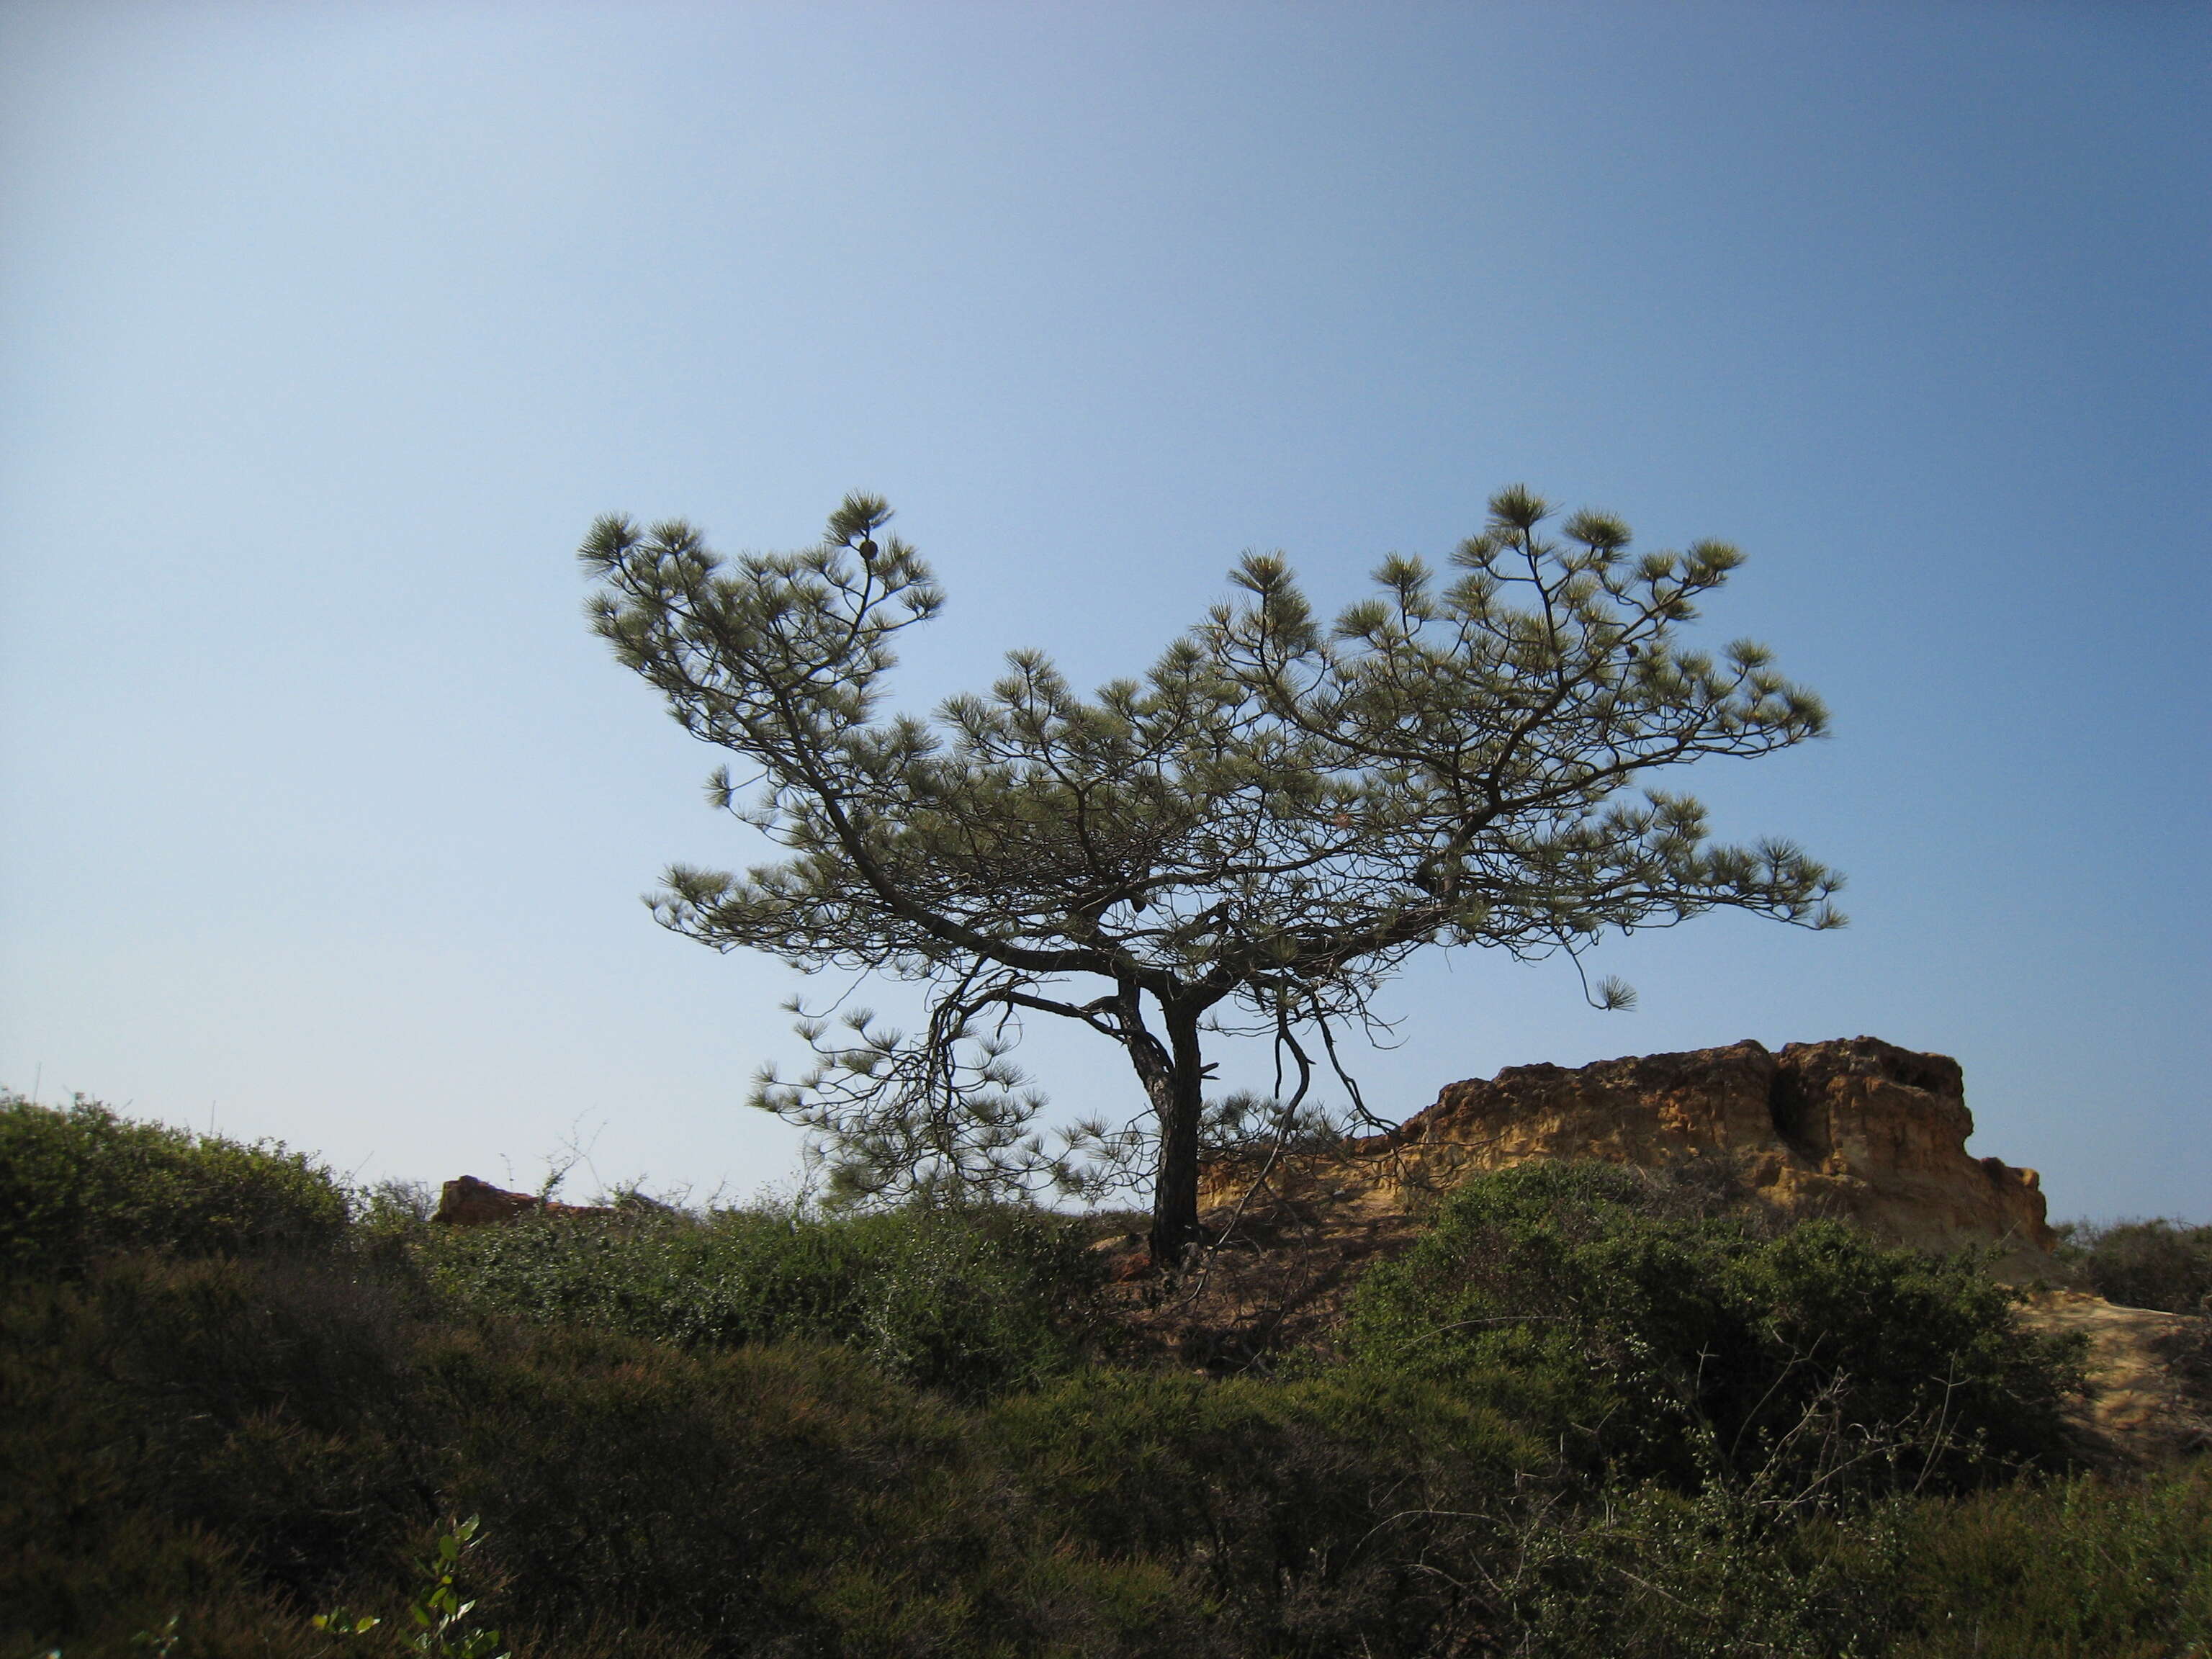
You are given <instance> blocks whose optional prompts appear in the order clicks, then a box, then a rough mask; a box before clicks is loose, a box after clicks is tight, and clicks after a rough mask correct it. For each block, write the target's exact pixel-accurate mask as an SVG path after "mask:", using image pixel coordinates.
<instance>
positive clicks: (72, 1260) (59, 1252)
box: [0, 1091, 346, 1273]
mask: <svg viewBox="0 0 2212 1659" xmlns="http://www.w3.org/2000/svg"><path fill="white" fill-rule="evenodd" d="M345 1225H346V1199H345V1194H344V1193H343V1191H342V1190H341V1188H339V1186H338V1184H337V1182H336V1181H335V1180H334V1179H332V1177H331V1174H330V1172H329V1171H328V1170H324V1169H322V1168H321V1167H320V1166H319V1165H317V1164H314V1163H313V1162H312V1161H311V1160H309V1159H308V1158H307V1157H306V1156H304V1155H303V1154H301V1153H298V1152H287V1151H286V1150H285V1149H284V1148H283V1146H268V1145H257V1146H242V1145H240V1143H239V1142H237V1141H234V1140H228V1139H224V1138H223V1137H222V1136H220V1135H196V1134H194V1133H191V1131H189V1130H185V1129H173V1128H168V1127H164V1126H162V1125H161V1124H155V1123H132V1122H129V1121H125V1119H123V1118H120V1117H118V1116H117V1115H115V1113H113V1112H112V1111H110V1110H109V1109H107V1108H106V1107H105V1106H103V1105H101V1104H100V1103H98V1102H96V1101H90V1100H87V1099H85V1098H84V1097H82V1096H79V1097H76V1101H75V1103H73V1104H71V1105H70V1106H68V1107H64V1108H59V1109H57V1108H52V1107H46V1106H40V1105H35V1104H33V1103H32V1102H30V1101H28V1100H26V1099H25V1098H23V1097H22V1096H21V1095H18V1094H15V1093H12V1092H8V1091H0V1270H12V1271H18V1272H29V1273H81V1272H82V1271H83V1269H84V1267H85V1264H86V1263H87V1262H88V1261H90V1260H92V1259H93V1258H94V1256H96V1255H100V1254H103V1253H106V1252H109V1251H117V1250H134V1249H159V1250H163V1251H167V1252H169V1253H171V1254H173V1255H187V1256H206V1255H236V1254H240V1253H250V1252H258V1251H269V1250H282V1249H315V1248H319V1247H322V1246H326V1245H328V1244H331V1243H334V1242H336V1241H337V1238H338V1237H341V1236H342V1234H343V1231H344V1229H345Z"/></svg>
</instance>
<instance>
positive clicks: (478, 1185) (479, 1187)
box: [430, 1176, 614, 1227]
mask: <svg viewBox="0 0 2212 1659" xmlns="http://www.w3.org/2000/svg"><path fill="white" fill-rule="evenodd" d="M613 1213H614V1212H613V1211H612V1210H605V1209H600V1208H599V1207H598V1206H594V1205H590V1204H562V1203H560V1202H557V1201H556V1200H553V1199H550V1198H540V1197H538V1194H535V1193H510V1192H508V1191H507V1190H506V1188H501V1187H495V1186H493V1185H492V1184H491V1182H489V1181H478V1180H477V1178H476V1177H475V1176H461V1177H460V1179H459V1180H458V1181H449V1182H447V1183H446V1184H445V1186H444V1187H443V1188H441V1189H440V1192H439V1194H438V1212H437V1213H436V1214H435V1215H434V1216H432V1217H431V1218H430V1219H431V1220H433V1221H439V1222H443V1223H444V1224H445V1225H447V1226H448V1227H489V1226H495V1225H498V1224H500V1223H501V1222H507V1221H513V1220H515V1219H517V1218H520V1217H522V1216H526V1215H572V1216H574V1215H612V1214H613Z"/></svg>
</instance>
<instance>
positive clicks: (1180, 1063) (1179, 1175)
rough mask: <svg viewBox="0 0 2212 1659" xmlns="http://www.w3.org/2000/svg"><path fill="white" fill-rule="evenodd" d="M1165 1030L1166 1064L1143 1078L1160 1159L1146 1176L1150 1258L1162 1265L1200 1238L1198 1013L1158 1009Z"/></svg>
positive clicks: (1171, 1264) (1201, 1099)
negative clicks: (1154, 1076) (1149, 1177)
mask: <svg viewBox="0 0 2212 1659" xmlns="http://www.w3.org/2000/svg"><path fill="white" fill-rule="evenodd" d="M1163 1012H1164V1014H1165V1016H1166V1023H1167V1028H1168V1045H1169V1046H1168V1065H1167V1066H1166V1067H1165V1068H1164V1074H1163V1075H1162V1076H1160V1078H1159V1079H1158V1083H1157V1085H1151V1084H1150V1082H1149V1080H1148V1088H1149V1092H1150V1093H1151V1094H1152V1110H1153V1112H1154V1114H1155V1115H1157V1116H1158V1119H1159V1125H1160V1161H1159V1167H1158V1170H1156V1171H1155V1172H1154V1176H1153V1180H1152V1260H1153V1261H1157V1262H1158V1263H1159V1264H1160V1265H1161V1266H1162V1267H1174V1266H1176V1265H1178V1264H1180V1263H1181V1262H1182V1260H1183V1258H1184V1257H1185V1256H1187V1255H1189V1254H1190V1252H1191V1250H1192V1249H1193V1248H1194V1246H1196V1245H1197V1243H1199V1241H1200V1237H1201V1234H1200V1229H1199V1225H1198V1120H1199V1115H1200V1112H1201V1111H1202V1110H1203V1109H1204V1106H1205V1093H1204V1091H1205V1087H1206V1079H1205V1076H1204V1065H1203V1062H1202V1061H1201V1060H1200V1056H1199V1046H1198V1015H1197V1013H1196V1012H1186V1011H1184V1010H1181V1009H1176V1008H1174V1007H1170V1008H1167V1009H1164V1010H1163Z"/></svg>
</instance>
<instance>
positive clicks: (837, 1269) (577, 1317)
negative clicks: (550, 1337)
mask: <svg viewBox="0 0 2212 1659" xmlns="http://www.w3.org/2000/svg"><path fill="white" fill-rule="evenodd" d="M422 1259H423V1261H425V1263H426V1264H427V1267H428V1272H429V1274H430V1278H431V1280H432V1282H433V1283H434V1284H435V1285H437V1286H438V1287H439V1288H440V1289H441V1290H442V1291H446V1292H447V1294H449V1295H451V1296H452V1297H454V1298H456V1299H457V1301H459V1303H461V1304H465V1305H467V1306H471V1307H475V1308H478V1309H482V1310H495V1311H498V1312H502V1313H507V1314H513V1315H515V1316H520V1317H524V1318H528V1319H532V1320H540V1321H570V1322H579V1323H583V1324H588V1325H593V1326H598V1327H601V1328H608V1329H613V1330H618V1331H623V1332H627V1333H629V1334H633V1335H637V1336H644V1337H652V1338H658V1339H659V1340H665V1341H669V1342H674V1343H678V1344H680V1345H682V1346H687V1347H702V1346H704V1347H722V1348H732V1347H737V1346H741V1345H743V1344H745V1343H750V1342H769V1341H776V1340H784V1339H787V1338H792V1337H811V1338H815V1339H818V1340H825V1341H833V1342H840V1343H843V1344H846V1345H848V1346H852V1347H854V1348H857V1349H859V1350H860V1352H864V1353H866V1355H867V1356H868V1357H869V1358H872V1360H874V1361H875V1362H876V1363H878V1364H880V1365H882V1366H884V1368H885V1369H886V1370H890V1372H891V1373H892V1374H894V1375H896V1376H901V1377H903V1378H905V1379H907V1380H908V1381H910V1382H914V1383H921V1384H923V1385H925V1386H928V1387H933V1388H943V1389H951V1390H952V1391H954V1392H955V1393H957V1394H961V1395H966V1396H970V1397H972V1396H976V1395H982V1394H987V1393H989V1392H992V1391H994V1390H998V1389H1006V1388H1012V1387H1018V1386H1023V1385H1025V1384H1028V1383H1034V1382H1036V1381H1037V1380H1039V1379H1041V1378H1043V1377H1045V1376H1050V1375H1053V1374H1054V1373H1056V1372H1058V1371H1060V1370H1065V1369H1066V1366H1067V1365H1068V1364H1070V1363H1072V1362H1073V1359H1074V1358H1075V1357H1076V1355H1077V1353H1078V1352H1079V1345H1080V1337H1081V1334H1082V1328H1083V1322H1084V1316H1085V1313H1086V1311H1087V1310H1088V1309H1089V1308H1090V1306H1091V1293H1092V1292H1093V1291H1095V1290H1096V1288H1097V1283H1098V1268H1097V1258H1096V1257H1095V1256H1094V1255H1091V1253H1090V1252H1089V1251H1087V1250H1085V1249H1084V1248H1083V1234H1082V1231H1081V1230H1080V1228H1079V1226H1077V1225H1074V1224H1073V1223H1071V1222H1069V1221H1067V1220H1066V1219H1065V1218H1060V1217H1056V1216H1053V1215H1050V1214H1048V1213H1045V1212H1040V1211H1034V1210H1020V1209H1012V1208H1007V1209H981V1210H933V1209H909V1210H901V1211H896V1212H890V1213H884V1214H877V1215H866V1216H855V1217H845V1218H835V1219H828V1220H819V1219H811V1218H795V1217H793V1216H791V1215H789V1214H787V1213H781V1212H760V1211H743V1210H724V1211H718V1212H713V1213H711V1214H709V1215H707V1216H704V1217H701V1216H696V1215H689V1214H684V1213H682V1212H652V1211H643V1212H636V1213H626V1214H618V1215H615V1216H610V1217H604V1218H589V1217H586V1218H576V1217H562V1218H549V1219H546V1220H543V1221H525V1222H522V1223H520V1224H519V1225H510V1226H504V1227H481V1228H471V1229H465V1230H454V1231H450V1232H444V1231H441V1232H439V1233H434V1234H431V1235H428V1236H426V1237H425V1238H424V1240H423V1243H422Z"/></svg>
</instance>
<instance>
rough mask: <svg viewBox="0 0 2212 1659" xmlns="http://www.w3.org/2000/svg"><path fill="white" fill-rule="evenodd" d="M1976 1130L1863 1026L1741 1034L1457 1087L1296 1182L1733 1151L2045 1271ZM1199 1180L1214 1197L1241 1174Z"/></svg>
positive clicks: (1822, 1191) (1793, 1203)
mask: <svg viewBox="0 0 2212 1659" xmlns="http://www.w3.org/2000/svg"><path fill="white" fill-rule="evenodd" d="M1973 1127H1974V1120H1973V1115H1972V1113H1970V1112H1969V1111H1967V1109H1966V1089H1965V1081H1964V1079H1963V1076H1962V1074H1961V1073H1960V1068H1959V1063H1958V1062H1957V1061H1956V1060H1952V1059H1950V1058H1949V1057H1948V1056H1947V1055H1943V1054H1916V1053H1914V1052H1912V1051H1911V1050H1910V1049H1905V1048H1897V1047H1895V1046H1894V1045H1893V1044H1890V1043H1887V1042H1881V1041H1880V1040H1878V1039H1877V1038H1874V1037H1865V1036H1862V1037H1849V1038H1839V1039H1837V1040H1834V1041H1832V1042H1793V1043H1790V1045H1788V1046H1787V1047H1786V1048H1784V1049H1783V1050H1782V1051H1781V1053H1779V1054H1775V1053H1772V1052H1771V1051H1769V1050H1768V1049H1767V1048H1764V1047H1763V1046H1761V1045H1760V1044H1759V1043H1757V1042H1738V1043H1733V1044H1731V1045H1729V1047H1727V1048H1701V1049H1697V1050H1694V1051H1692V1052H1690V1053H1687V1054H1647V1055H1644V1056H1642V1057H1640V1058H1629V1059H1623V1060H1601V1061H1600V1062H1598V1063H1597V1064H1595V1065H1592V1066H1582V1067H1580V1068H1579V1069H1575V1070H1570V1069H1568V1068H1567V1067H1565V1066H1548V1065H1547V1066H1509V1067H1507V1068H1506V1069H1505V1070H1504V1071H1502V1072H1500V1073H1498V1075H1497V1076H1496V1077H1495V1078H1493V1079H1490V1080H1489V1081H1487V1082H1483V1081H1479V1080H1478V1081H1470V1082H1466V1083H1455V1084H1452V1085H1449V1086H1448V1087H1447V1088H1446V1089H1445V1090H1444V1091H1443V1094H1442V1095H1441V1096H1440V1097H1438V1099H1437V1103H1436V1104H1434V1105H1433V1106H1431V1107H1429V1108H1428V1109H1426V1110H1425V1111H1423V1112H1421V1113H1419V1115H1416V1116H1414V1117H1413V1118H1410V1119H1408V1120H1407V1121H1406V1122H1405V1123H1403V1124H1401V1125H1400V1126H1399V1127H1397V1128H1396V1129H1395V1130H1393V1131H1391V1132H1390V1133H1388V1134H1385V1135H1377V1136H1374V1137H1372V1138H1370V1139H1366V1140H1364V1141H1356V1142H1353V1143H1352V1145H1351V1146H1349V1147H1347V1148H1346V1150H1345V1152H1344V1153H1343V1154H1342V1155H1341V1156H1340V1157H1334V1158H1329V1159H1328V1160H1327V1163H1328V1165H1329V1169H1328V1170H1323V1169H1322V1168H1320V1167H1318V1166H1314V1167H1310V1168H1306V1169H1304V1170H1302V1171H1301V1172H1300V1175H1301V1176H1303V1178H1304V1179H1305V1180H1308V1181H1339V1182H1355V1183H1356V1184H1358V1185H1361V1186H1364V1187H1368V1188H1381V1189H1383V1190H1384V1191H1386V1192H1389V1191H1395V1192H1396V1193H1398V1194H1401V1195H1409V1194H1411V1193H1412V1192H1413V1191H1418V1190H1422V1189H1426V1190H1441V1189H1444V1188H1449V1187H1451V1186H1452V1185H1455V1183H1456V1182H1458V1181H1460V1180H1462V1179H1464V1178H1465V1177H1466V1176H1469V1175H1473V1174H1475V1173H1478V1172H1480V1171H1482V1170H1497V1169H1503V1168H1504V1167H1506V1166H1508V1165H1510V1164H1520V1163H1524V1162H1526V1161H1528V1160H1529V1159H1531V1158H1602V1159H1607V1160H1609V1161H1611V1162H1614V1163H1621V1164H1640V1165H1644V1166H1647V1167H1660V1166H1669V1165H1680V1164H1686V1163H1688V1162H1690V1161H1691V1160H1693V1159H1701V1158H1707V1159H1715V1160H1725V1161H1726V1162H1727V1163H1728V1164H1729V1165H1730V1166H1732V1168H1733V1169H1734V1170H1735V1173H1736V1175H1737V1176H1738V1177H1739V1178H1740V1179H1741V1181H1742V1182H1744V1183H1745V1184H1746V1185H1747V1187H1748V1188H1750V1189H1751V1190H1752V1191H1753V1193H1755V1194H1757V1196H1758V1197H1759V1199H1761V1200H1763V1201H1765V1203H1767V1204H1768V1205H1770V1206H1773V1207H1774V1208H1776V1209H1778V1210H1781V1211H1784V1212H1787V1213H1790V1214H1792V1215H1796V1216H1801V1217H1804V1216H1824V1215H1825V1216H1834V1217H1838V1218H1845V1219H1849V1220H1852V1221H1855V1222H1857V1223H1858V1224H1860V1225H1863V1226H1864V1227H1866V1228H1868V1229H1869V1231H1872V1232H1874V1233H1875V1234H1877V1235H1878V1236H1880V1237H1883V1238H1886V1239H1889V1240H1892V1241H1893V1242H1895V1243H1902V1244H1911V1245H1913V1246H1915V1247H1917V1248H1919V1249H1961V1248H1965V1247H1969V1246H1986V1245H1990V1244H1995V1245H1997V1246H1999V1247H2000V1248H2001V1249H2002V1250H2003V1252H2004V1261H2003V1264H2002V1265H2003V1267H2004V1268H2005V1269H2006V1270H2008V1276H2010V1277H2017V1278H2032V1277H2036V1276H2039V1275H2049V1276H2054V1277H2055V1276H2056V1274H2055V1272H2054V1267H2053V1264H2052V1263H2051V1261H2050V1258H2049V1256H2048V1254H2047V1252H2048V1251H2049V1250H2050V1249H2051V1245H2052V1244H2053V1243H2055V1242H2056V1241H2055V1239H2054V1237H2053V1236H2052V1234H2051V1229H2050V1227H2049V1225H2047V1221H2046V1218H2045V1206H2044V1197H2043V1193H2042V1190H2041V1186H2040V1183H2039V1179H2038V1177H2037V1175H2036V1172H2035V1171H2034V1170H2022V1169H2015V1168H2014V1167H2013V1166H2011V1165H2009V1164H2005V1163H2002V1161H2000V1160H1999V1159H1996V1158H1973V1157H1972V1156H1970V1155H1969V1154H1968V1153H1967V1152H1966V1137H1967V1136H1968V1135H1970V1134H1972V1133H1973ZM1209 1177H1210V1179H1209V1183H1208V1184H1209V1185H1210V1186H1211V1187H1212V1188H1214V1191H1215V1193H1216V1194H1219V1193H1222V1192H1225V1190H1226V1189H1227V1188H1229V1187H1231V1186H1232V1185H1235V1184H1236V1183H1237V1180H1238V1172H1237V1170H1234V1169H1230V1168H1221V1169H1216V1170H1211V1171H1209ZM1294 1178H1296V1177H1294Z"/></svg>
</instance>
